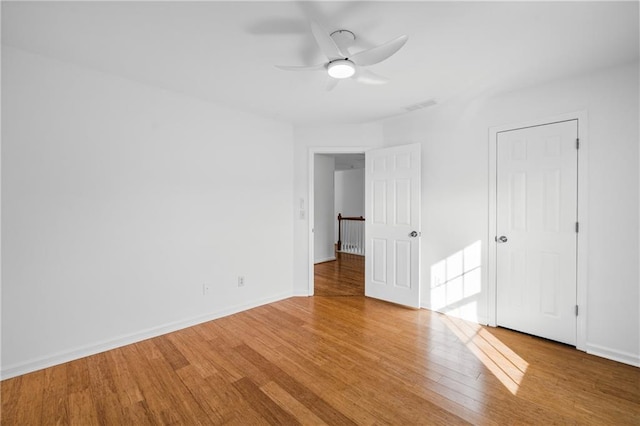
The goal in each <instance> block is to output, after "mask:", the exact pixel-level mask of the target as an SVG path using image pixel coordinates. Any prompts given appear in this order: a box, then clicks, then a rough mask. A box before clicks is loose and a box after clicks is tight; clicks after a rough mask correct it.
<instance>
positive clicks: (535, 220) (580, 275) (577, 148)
mask: <svg viewBox="0 0 640 426" xmlns="http://www.w3.org/2000/svg"><path fill="white" fill-rule="evenodd" d="M581 118H582V121H581ZM583 129H584V116H582V117H581V116H580V115H579V114H574V115H572V116H564V117H559V118H557V119H555V120H546V121H539V122H535V123H528V124H527V125H519V126H507V127H503V128H496V129H492V131H491V140H490V185H489V188H490V206H489V207H490V208H489V210H490V235H489V248H490V250H489V257H490V259H489V275H490V277H489V292H488V294H489V296H490V299H489V303H488V306H489V315H490V325H494V326H503V327H507V328H511V329H514V330H518V331H522V332H525V333H528V334H533V335H536V336H540V337H544V338H548V339H551V340H556V341H560V342H563V343H567V344H570V345H575V346H576V347H578V349H580V348H581V346H582V345H583V344H584V343H583V342H584V332H583V330H584V328H583V327H584V311H585V310H586V303H585V300H584V280H585V275H584V273H585V271H584V259H582V258H581V257H580V255H581V254H582V253H585V252H586V250H585V251H582V250H581V247H584V241H583V240H585V239H586V238H585V235H584V233H583V232H582V231H584V228H585V215H584V212H585V209H583V207H585V203H584V200H583V199H582V196H583V195H585V189H586V188H584V187H583V185H585V184H586V183H585V182H584V179H583V178H582V176H581V174H582V173H583V172H584V171H583V166H585V161H584V157H585V148H586V143H585V139H586V138H585V137H584V135H583V134H582V133H581V131H582V130H583ZM579 172H580V173H579ZM580 307H582V309H580ZM581 310H582V312H580V311H581ZM580 314H582V316H580Z"/></svg>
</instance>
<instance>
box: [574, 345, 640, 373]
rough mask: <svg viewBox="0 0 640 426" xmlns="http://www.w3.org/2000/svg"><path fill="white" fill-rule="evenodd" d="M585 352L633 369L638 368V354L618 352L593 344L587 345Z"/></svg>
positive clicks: (639, 359)
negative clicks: (631, 366)
mask: <svg viewBox="0 0 640 426" xmlns="http://www.w3.org/2000/svg"><path fill="white" fill-rule="evenodd" d="M586 352H587V353H588V354H591V355H595V356H599V357H602V358H607V359H610V360H612V361H617V362H621V363H623V364H629V365H633V366H634V367H640V354H632V353H629V352H623V351H618V350H615V349H611V348H607V347H605V346H600V345H595V344H593V343H587V347H586Z"/></svg>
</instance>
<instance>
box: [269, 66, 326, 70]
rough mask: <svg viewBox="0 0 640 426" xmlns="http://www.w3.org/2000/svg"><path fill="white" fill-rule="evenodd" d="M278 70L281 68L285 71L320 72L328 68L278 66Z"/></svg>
mask: <svg viewBox="0 0 640 426" xmlns="http://www.w3.org/2000/svg"><path fill="white" fill-rule="evenodd" d="M276 68H280V69H281V70H285V71H318V70H324V69H326V68H327V66H326V65H325V64H318V65H310V66H305V65H302V66H298V65H276Z"/></svg>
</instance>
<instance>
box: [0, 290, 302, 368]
mask: <svg viewBox="0 0 640 426" xmlns="http://www.w3.org/2000/svg"><path fill="white" fill-rule="evenodd" d="M292 296H293V294H291V292H285V293H280V294H278V295H275V296H272V297H266V298H264V299H259V300H254V301H253V302H251V303H243V304H240V305H235V306H231V307H229V308H224V309H221V310H219V311H216V312H211V313H208V314H206V315H200V316H197V317H193V318H189V319H185V320H181V321H175V322H171V323H168V324H165V325H161V326H158V327H152V328H148V329H146V330H142V331H138V332H135V333H130V334H125V335H122V336H120V337H116V338H114V339H109V340H104V341H102V342H97V343H93V344H90V345H85V346H80V347H78V348H75V349H72V350H68V351H63V352H58V353H55V354H52V355H48V356H44V357H40V358H36V359H32V360H29V361H25V362H20V363H17V364H13V365H9V366H7V367H6V368H4V369H3V370H2V371H1V372H0V377H2V380H4V379H10V378H12V377H16V376H20V375H23V374H27V373H31V372H33V371H37V370H41V369H43V368H48V367H52V366H54V365H59V364H63V363H65V362H69V361H74V360H77V359H80V358H84V357H87V356H91V355H95V354H98V353H101V352H105V351H109V350H111V349H115V348H119V347H122V346H126V345H131V344H133V343H137V342H141V341H143V340H147V339H151V338H153V337H158V336H161V335H163V334H167V333H172V332H174V331H178V330H182V329H184V328H187V327H192V326H194V325H198V324H202V323H204V322H208V321H212V320H215V319H218V318H222V317H226V316H229V315H233V314H236V313H238V312H242V311H246V310H249V309H253V308H257V307H258V306H262V305H267V304H269V303H274V302H277V301H280V300H284V299H288V298H290V297H292Z"/></svg>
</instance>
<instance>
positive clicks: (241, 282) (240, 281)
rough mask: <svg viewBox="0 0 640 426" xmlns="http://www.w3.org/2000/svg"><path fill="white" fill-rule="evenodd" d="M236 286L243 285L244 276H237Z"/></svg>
mask: <svg viewBox="0 0 640 426" xmlns="http://www.w3.org/2000/svg"><path fill="white" fill-rule="evenodd" d="M238 287H244V277H243V276H239V277H238Z"/></svg>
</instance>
